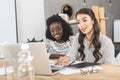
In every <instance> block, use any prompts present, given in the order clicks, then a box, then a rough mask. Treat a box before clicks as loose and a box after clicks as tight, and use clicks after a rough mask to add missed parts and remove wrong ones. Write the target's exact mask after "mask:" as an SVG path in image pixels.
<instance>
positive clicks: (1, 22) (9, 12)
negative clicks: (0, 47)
mask: <svg viewBox="0 0 120 80" xmlns="http://www.w3.org/2000/svg"><path fill="white" fill-rule="evenodd" d="M2 42H8V43H16V42H17V39H16V17H15V4H14V0H0V43H2Z"/></svg>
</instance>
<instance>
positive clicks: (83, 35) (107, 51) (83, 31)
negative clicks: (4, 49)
mask: <svg viewBox="0 0 120 80" xmlns="http://www.w3.org/2000/svg"><path fill="white" fill-rule="evenodd" d="M76 20H77V21H78V24H77V26H78V28H79V33H78V34H76V36H75V39H74V41H73V45H72V48H71V50H70V51H69V53H68V54H67V55H66V56H65V57H61V58H60V59H59V60H58V62H57V63H56V64H57V65H67V64H68V63H70V62H71V61H75V60H76V59H77V58H78V57H79V60H80V61H86V62H94V63H105V64H116V61H115V57H114V46H113V43H112V41H111V39H110V38H108V37H107V36H105V35H103V34H102V33H101V32H100V28H99V25H98V22H97V19H96V17H95V15H94V12H93V11H92V10H91V9H89V8H82V9H80V10H79V11H78V12H77V13H76Z"/></svg>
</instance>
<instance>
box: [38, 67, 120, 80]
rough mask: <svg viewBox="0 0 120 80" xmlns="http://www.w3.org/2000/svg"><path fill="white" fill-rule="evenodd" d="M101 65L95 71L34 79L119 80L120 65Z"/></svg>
mask: <svg viewBox="0 0 120 80" xmlns="http://www.w3.org/2000/svg"><path fill="white" fill-rule="evenodd" d="M101 66H102V67H103V69H102V70H100V71H99V72H97V73H93V74H86V75H82V74H80V73H76V74H71V75H63V74H56V75H54V76H36V80H120V66H113V65H101Z"/></svg>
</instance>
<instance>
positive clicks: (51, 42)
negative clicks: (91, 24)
mask: <svg viewBox="0 0 120 80" xmlns="http://www.w3.org/2000/svg"><path fill="white" fill-rule="evenodd" d="M46 25H47V30H46V38H47V41H46V46H47V50H48V53H49V54H51V56H50V57H51V58H55V57H57V58H59V56H60V55H66V54H67V53H68V51H69V50H70V47H71V44H72V41H73V36H72V35H73V32H72V28H71V27H70V25H69V24H68V23H67V22H66V21H65V20H64V19H63V18H61V17H60V16H59V15H58V14H57V15H53V16H51V17H49V18H48V19H47V20H46Z"/></svg>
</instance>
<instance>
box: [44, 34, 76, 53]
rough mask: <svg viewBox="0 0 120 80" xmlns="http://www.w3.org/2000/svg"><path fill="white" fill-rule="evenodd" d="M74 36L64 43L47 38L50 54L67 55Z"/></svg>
mask: <svg viewBox="0 0 120 80" xmlns="http://www.w3.org/2000/svg"><path fill="white" fill-rule="evenodd" d="M73 37H74V36H70V38H69V41H66V42H64V43H58V42H56V41H52V40H49V39H47V40H46V47H47V52H48V53H49V54H61V55H66V54H67V53H68V51H69V50H70V47H71V45H72V42H73Z"/></svg>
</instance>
